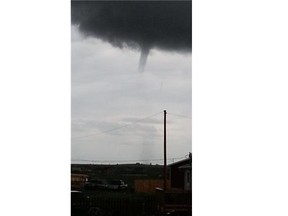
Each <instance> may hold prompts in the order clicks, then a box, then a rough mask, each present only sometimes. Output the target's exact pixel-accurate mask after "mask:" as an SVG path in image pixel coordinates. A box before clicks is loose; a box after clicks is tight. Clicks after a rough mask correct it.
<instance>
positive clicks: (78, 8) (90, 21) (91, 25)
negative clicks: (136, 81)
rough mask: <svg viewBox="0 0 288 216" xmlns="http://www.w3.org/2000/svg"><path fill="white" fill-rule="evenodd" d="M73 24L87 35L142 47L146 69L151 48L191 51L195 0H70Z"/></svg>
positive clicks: (117, 44) (118, 44)
mask: <svg viewBox="0 0 288 216" xmlns="http://www.w3.org/2000/svg"><path fill="white" fill-rule="evenodd" d="M71 23H72V25H77V26H78V27H79V30H80V32H82V33H83V34H84V35H86V36H90V37H95V38H99V39H101V40H102V41H104V42H108V43H110V44H111V45H113V46H114V47H118V48H120V49H123V48H128V49H134V50H141V54H140V60H139V65H138V70H139V71H140V72H143V71H144V70H145V65H146V61H147V58H148V55H149V50H150V49H157V50H163V51H168V52H181V53H187V52H188V53H190V52H191V51H192V1H191V0H186V1H180V0H179V1H178V0H177V1H176V0H175V1H79V0H77V1H76V0H75V1H74V0H72V2H71Z"/></svg>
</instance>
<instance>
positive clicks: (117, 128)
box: [72, 112, 162, 139]
mask: <svg viewBox="0 0 288 216" xmlns="http://www.w3.org/2000/svg"><path fill="white" fill-rule="evenodd" d="M159 113H162V112H158V113H155V114H153V115H150V116H147V117H144V118H142V119H139V120H137V121H134V122H132V123H130V124H126V125H123V126H120V127H115V128H112V129H109V130H105V131H100V132H99V133H94V134H88V135H84V136H78V137H72V139H80V138H86V137H90V136H97V135H99V134H103V133H109V132H111V131H115V130H119V129H122V128H125V127H129V126H131V125H132V124H136V123H138V122H141V121H143V120H145V119H148V118H151V117H153V116H155V115H158V114H159Z"/></svg>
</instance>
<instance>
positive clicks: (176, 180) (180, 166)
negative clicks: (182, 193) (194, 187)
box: [168, 154, 192, 190]
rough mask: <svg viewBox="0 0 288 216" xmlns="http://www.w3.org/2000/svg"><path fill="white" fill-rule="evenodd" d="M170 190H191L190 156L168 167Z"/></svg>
mask: <svg viewBox="0 0 288 216" xmlns="http://www.w3.org/2000/svg"><path fill="white" fill-rule="evenodd" d="M168 167H169V170H170V175H169V179H170V185H171V189H182V190H191V179H192V176H191V173H192V156H191V154H189V158H187V159H184V160H181V161H178V162H175V163H172V164H170V165H168Z"/></svg>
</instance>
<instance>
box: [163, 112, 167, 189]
mask: <svg viewBox="0 0 288 216" xmlns="http://www.w3.org/2000/svg"><path fill="white" fill-rule="evenodd" d="M166 114H167V112H166V110H164V177H163V179H164V193H165V191H166V189H167V164H166Z"/></svg>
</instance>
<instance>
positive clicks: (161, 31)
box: [71, 2, 192, 164]
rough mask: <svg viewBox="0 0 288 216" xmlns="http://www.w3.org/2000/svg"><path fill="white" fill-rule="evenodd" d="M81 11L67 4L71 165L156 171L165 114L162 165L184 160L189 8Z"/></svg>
mask: <svg viewBox="0 0 288 216" xmlns="http://www.w3.org/2000/svg"><path fill="white" fill-rule="evenodd" d="M81 3H82V4H80V3H79V2H77V4H73V2H72V22H71V79H72V80H71V97H72V98H71V99H72V100H71V103H72V104H71V115H72V116H71V124H72V125H71V132H72V133H71V136H72V137H71V159H72V163H132V162H133V163H134V162H140V163H152V164H156V163H157V164H162V163H163V118H164V113H163V111H164V110H167V158H168V163H169V162H173V161H177V160H179V159H183V158H185V157H187V155H188V153H189V152H191V140H192V137H191V120H192V119H191V116H192V113H191V106H192V104H191V100H192V95H191V93H192V92H191V83H192V79H191V66H192V65H191V64H192V61H191V27H189V26H190V25H191V21H190V20H189V19H188V21H186V20H187V18H189V17H191V9H190V8H189V7H188V9H187V5H185V4H187V2H186V3H178V4H176V5H175V3H176V2H169V3H168V4H167V2H162V3H159V2H158V3H157V2H156V3H154V5H152V6H153V7H151V3H150V4H149V5H148V4H147V3H144V2H138V3H137V2H133V4H132V3H131V2H130V3H129V2H124V3H121V2H120V3H118V4H115V2H114V4H111V3H110V2H109V3H107V2H106V3H103V2H102V3H101V2H100V3H96V4H94V5H91V2H90V3H89V4H90V5H87V2H81ZM79 4H80V5H79ZM140 4H141V5H140ZM188 6H189V4H188ZM163 8H164V9H163ZM127 11H128V12H127ZM131 11H132V12H131ZM139 14H140V15H141V16H139ZM139 17H140V18H139ZM159 20H160V21H159ZM139 26H140V27H139Z"/></svg>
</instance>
